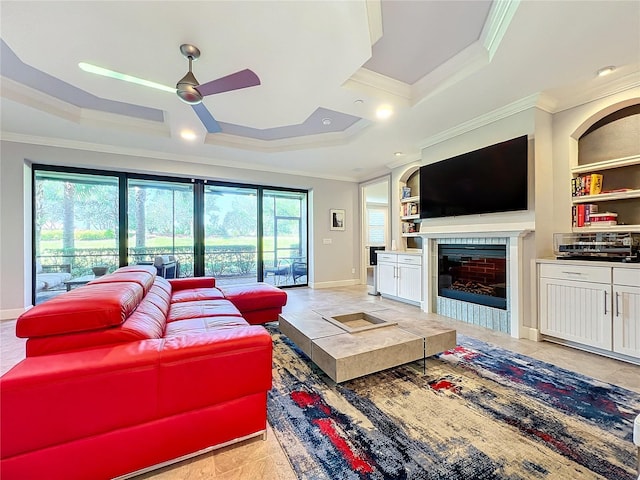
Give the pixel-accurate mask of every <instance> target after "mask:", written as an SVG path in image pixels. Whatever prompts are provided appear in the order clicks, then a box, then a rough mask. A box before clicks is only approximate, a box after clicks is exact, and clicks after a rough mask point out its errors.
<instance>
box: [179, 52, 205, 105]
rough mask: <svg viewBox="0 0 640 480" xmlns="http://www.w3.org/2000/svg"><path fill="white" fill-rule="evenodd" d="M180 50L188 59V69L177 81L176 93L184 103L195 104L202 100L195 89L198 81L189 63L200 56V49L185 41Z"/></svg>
mask: <svg viewBox="0 0 640 480" xmlns="http://www.w3.org/2000/svg"><path fill="white" fill-rule="evenodd" d="M180 52H181V53H182V55H184V56H185V57H186V58H187V60H189V71H188V72H187V74H186V75H185V76H184V77H182V78H181V79H180V80H179V81H178V83H177V85H176V93H177V94H178V97H180V100H182V101H183V102H184V103H188V104H189V105H197V104H199V103H201V102H202V95H201V94H200V92H199V91H198V90H197V89H196V87H197V86H198V85H199V83H198V80H196V77H195V76H194V75H193V73H192V72H191V64H192V62H193V61H194V60H197V59H198V58H200V50H198V47H195V46H193V45H189V44H187V43H185V44H182V45H180Z"/></svg>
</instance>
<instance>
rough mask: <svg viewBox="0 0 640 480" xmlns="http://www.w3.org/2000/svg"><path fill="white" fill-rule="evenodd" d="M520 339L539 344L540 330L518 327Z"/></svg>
mask: <svg viewBox="0 0 640 480" xmlns="http://www.w3.org/2000/svg"><path fill="white" fill-rule="evenodd" d="M520 338H526V339H528V340H533V341H534V342H540V341H541V338H540V330H538V329H537V328H532V327H520Z"/></svg>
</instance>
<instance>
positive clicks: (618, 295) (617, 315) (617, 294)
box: [616, 292, 620, 317]
mask: <svg viewBox="0 0 640 480" xmlns="http://www.w3.org/2000/svg"><path fill="white" fill-rule="evenodd" d="M618 297H620V292H616V317H619V316H620V307H619V306H618Z"/></svg>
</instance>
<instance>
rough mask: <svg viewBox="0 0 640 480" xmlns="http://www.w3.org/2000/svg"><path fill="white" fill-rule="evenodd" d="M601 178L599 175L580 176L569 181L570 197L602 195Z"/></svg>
mask: <svg viewBox="0 0 640 480" xmlns="http://www.w3.org/2000/svg"><path fill="white" fill-rule="evenodd" d="M602 179H603V176H602V175H601V174H599V173H592V174H590V175H582V176H580V177H574V178H572V179H571V196H572V197H583V196H585V195H598V194H599V193H602Z"/></svg>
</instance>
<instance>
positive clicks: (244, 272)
mask: <svg viewBox="0 0 640 480" xmlns="http://www.w3.org/2000/svg"><path fill="white" fill-rule="evenodd" d="M203 216H204V218H203V226H204V274H205V276H213V277H216V283H217V284H218V285H229V284H234V283H249V282H255V281H256V278H257V254H258V190H257V189H255V188H247V187H234V186H224V185H205V186H204V212H203Z"/></svg>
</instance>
